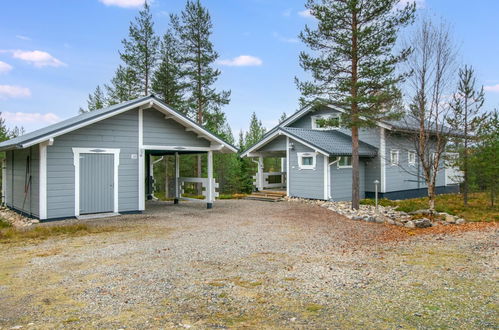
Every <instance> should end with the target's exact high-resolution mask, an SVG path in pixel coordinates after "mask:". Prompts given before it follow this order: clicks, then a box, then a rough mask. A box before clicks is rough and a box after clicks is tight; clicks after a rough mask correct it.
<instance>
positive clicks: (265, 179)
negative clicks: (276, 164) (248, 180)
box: [253, 172, 286, 189]
mask: <svg viewBox="0 0 499 330" xmlns="http://www.w3.org/2000/svg"><path fill="white" fill-rule="evenodd" d="M262 174H263V182H262V183H263V187H262V188H263V189H265V188H285V187H286V172H263V173H262ZM269 177H280V178H281V179H280V182H276V183H269ZM253 180H254V181H253V185H255V187H258V173H257V174H256V175H253Z"/></svg>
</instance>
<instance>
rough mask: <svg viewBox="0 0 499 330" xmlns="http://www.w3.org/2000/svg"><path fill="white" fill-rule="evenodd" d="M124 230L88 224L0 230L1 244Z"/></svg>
mask: <svg viewBox="0 0 499 330" xmlns="http://www.w3.org/2000/svg"><path fill="white" fill-rule="evenodd" d="M117 230H122V229H121V228H118V227H108V226H106V227H104V226H89V225H87V224H72V225H61V226H36V227H34V228H29V229H25V228H22V229H17V228H14V227H9V228H3V229H0V243H11V242H22V241H31V240H45V239H48V238H51V237H60V236H64V237H74V236H84V235H88V234H97V233H105V232H111V231H117Z"/></svg>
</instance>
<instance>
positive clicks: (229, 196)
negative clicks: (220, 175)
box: [218, 194, 248, 199]
mask: <svg viewBox="0 0 499 330" xmlns="http://www.w3.org/2000/svg"><path fill="white" fill-rule="evenodd" d="M246 196H248V195H247V194H220V196H218V199H242V198H244V197H246Z"/></svg>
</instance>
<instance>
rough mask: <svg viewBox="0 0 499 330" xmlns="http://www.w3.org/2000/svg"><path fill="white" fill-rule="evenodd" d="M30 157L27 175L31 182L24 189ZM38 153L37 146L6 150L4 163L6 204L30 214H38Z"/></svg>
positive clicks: (36, 215)
mask: <svg viewBox="0 0 499 330" xmlns="http://www.w3.org/2000/svg"><path fill="white" fill-rule="evenodd" d="M28 157H29V158H30V166H29V167H30V170H29V176H31V183H30V184H29V186H28V190H27V191H25V185H26V182H27V180H28V178H29V176H27V174H26V168H27V159H28ZM39 159H40V155H39V151H38V146H32V147H30V148H26V149H21V150H13V151H9V152H7V164H6V172H7V173H6V174H7V177H6V180H7V181H6V190H7V196H6V204H7V205H8V206H9V207H13V208H15V209H17V210H19V211H22V212H25V213H27V214H29V215H31V216H34V217H38V216H39V206H40V205H39V197H40V185H39V182H40V180H39V177H40V173H39V164H40V161H39Z"/></svg>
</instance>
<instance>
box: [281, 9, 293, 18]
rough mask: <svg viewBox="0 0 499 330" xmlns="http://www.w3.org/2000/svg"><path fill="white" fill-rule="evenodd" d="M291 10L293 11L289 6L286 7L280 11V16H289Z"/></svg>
mask: <svg viewBox="0 0 499 330" xmlns="http://www.w3.org/2000/svg"><path fill="white" fill-rule="evenodd" d="M292 12H293V10H292V9H291V8H288V9H286V10H284V11H283V12H282V16H285V17H289V16H291V13H292Z"/></svg>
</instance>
